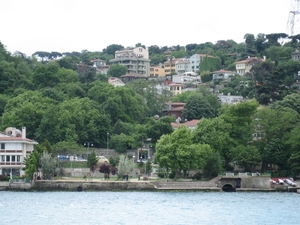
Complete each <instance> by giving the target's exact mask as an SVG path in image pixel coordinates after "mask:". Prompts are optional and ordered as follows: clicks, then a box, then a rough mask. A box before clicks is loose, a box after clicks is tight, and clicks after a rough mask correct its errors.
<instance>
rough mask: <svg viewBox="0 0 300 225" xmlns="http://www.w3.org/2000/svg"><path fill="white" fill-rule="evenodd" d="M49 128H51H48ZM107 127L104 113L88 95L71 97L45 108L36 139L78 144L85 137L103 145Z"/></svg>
mask: <svg viewBox="0 0 300 225" xmlns="http://www.w3.org/2000/svg"><path fill="white" fill-rule="evenodd" d="M49 127H52V129H51V130H50V129H49ZM108 130H110V121H109V117H108V115H106V114H105V113H104V111H103V110H102V109H101V108H98V107H97V105H96V104H95V102H93V101H91V100H90V99H88V98H74V99H71V100H66V101H63V102H62V103H59V104H58V105H56V106H53V107H49V109H48V110H47V111H46V113H45V115H44V116H43V119H42V121H41V122H40V125H39V127H38V129H36V135H35V137H36V139H37V140H39V141H42V140H45V139H48V140H49V142H50V143H52V144H55V143H57V142H60V141H67V142H71V143H78V144H82V143H84V142H85V141H86V140H90V141H92V142H93V143H94V144H95V146H106V133H107V131H108Z"/></svg>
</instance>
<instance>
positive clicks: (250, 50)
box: [244, 33, 256, 56]
mask: <svg viewBox="0 0 300 225" xmlns="http://www.w3.org/2000/svg"><path fill="white" fill-rule="evenodd" d="M244 39H245V43H246V54H248V55H249V56H253V55H255V54H256V48H255V37H254V35H253V34H248V33H247V34H245V35H244Z"/></svg>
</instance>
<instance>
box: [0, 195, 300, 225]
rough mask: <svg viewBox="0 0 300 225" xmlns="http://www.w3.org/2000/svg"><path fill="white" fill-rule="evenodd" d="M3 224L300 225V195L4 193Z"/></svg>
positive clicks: (0, 220) (0, 203)
mask: <svg viewBox="0 0 300 225" xmlns="http://www.w3.org/2000/svg"><path fill="white" fill-rule="evenodd" d="M0 196H1V200H0V212H1V216H0V224H1V225H2V224H11V225H15V224H16V225H18V224H23V225H26V224H28V225H29V224H30V225H38V224H39V225H40V224H64V225H65V224H83V225H85V224H120V225H122V224H141V225H142V224H170V225H174V224H255V225H257V224H290V225H292V224H300V213H299V212H300V211H299V210H300V195H299V194H296V193H264V192H248V193H244V192H243V193H241V192H234V193H232V192H231V193H226V192H10V191H2V192H0Z"/></svg>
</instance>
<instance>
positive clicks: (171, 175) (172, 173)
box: [169, 171, 175, 179]
mask: <svg viewBox="0 0 300 225" xmlns="http://www.w3.org/2000/svg"><path fill="white" fill-rule="evenodd" d="M169 178H170V179H174V178H175V171H172V172H171V173H170V174H169Z"/></svg>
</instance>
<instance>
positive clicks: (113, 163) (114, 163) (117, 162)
mask: <svg viewBox="0 0 300 225" xmlns="http://www.w3.org/2000/svg"><path fill="white" fill-rule="evenodd" d="M119 160H120V158H119V157H117V158H115V159H114V158H113V157H110V158H109V164H110V165H111V166H112V167H116V166H117V165H118V164H119Z"/></svg>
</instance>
